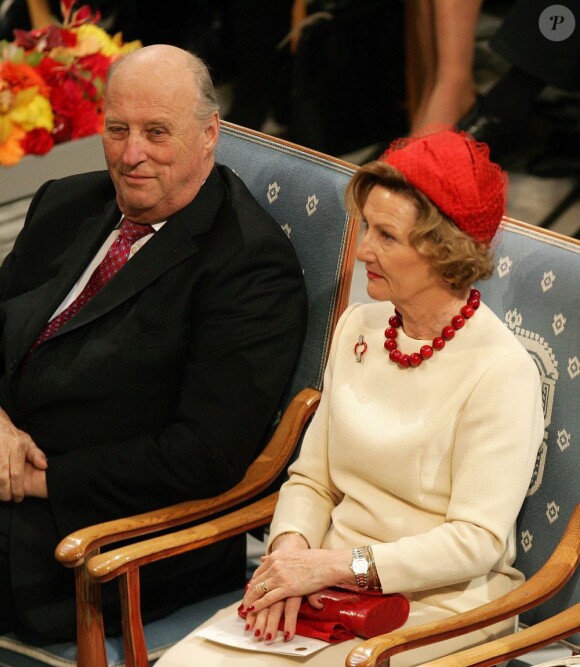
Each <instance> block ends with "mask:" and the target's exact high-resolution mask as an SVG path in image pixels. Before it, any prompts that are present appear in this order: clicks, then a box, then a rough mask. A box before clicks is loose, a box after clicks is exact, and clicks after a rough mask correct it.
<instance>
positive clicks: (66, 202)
mask: <svg viewBox="0 0 580 667" xmlns="http://www.w3.org/2000/svg"><path fill="white" fill-rule="evenodd" d="M105 108H106V113H105V127H104V133H103V143H104V150H105V156H106V160H107V165H108V171H107V172H96V173H90V174H81V175H78V176H73V177H70V178H66V179H62V180H59V181H51V182H49V183H47V184H45V185H44V186H43V187H42V188H41V189H40V190H39V191H38V193H37V194H36V196H35V198H34V200H33V201H32V204H31V206H30V209H29V212H28V215H27V218H26V221H25V224H24V228H23V230H22V232H21V233H20V235H19V237H18V239H17V240H16V243H15V246H14V249H13V251H12V252H11V253H10V255H9V256H8V257H7V258H6V260H5V262H4V264H3V266H2V269H1V271H0V323H1V341H0V344H1V358H0V405H1V406H2V411H1V412H0V500H1V501H2V502H0V599H1V602H0V631H6V630H8V629H16V630H17V629H18V628H19V627H21V626H24V627H26V628H32V629H34V630H36V631H38V632H40V633H42V634H45V635H46V636H50V637H57V638H60V637H63V638H64V637H69V636H72V635H73V633H74V604H73V582H72V575H71V574H70V573H69V572H67V571H65V570H64V568H62V567H61V566H59V565H58V564H57V563H56V562H55V561H54V558H53V551H54V548H55V546H56V544H57V543H58V541H59V540H60V539H61V538H62V537H64V536H65V535H66V534H68V533H69V532H71V531H73V530H75V529H78V528H80V527H82V526H86V525H89V524H92V523H96V522H101V521H107V520H111V519H115V518H118V517H122V516H126V515H130V514H134V513H138V512H144V511H148V510H151V509H154V508H157V507H160V506H163V505H166V504H170V503H175V502H180V501H182V500H185V499H191V498H201V497H206V496H212V495H215V494H217V493H220V492H222V491H224V490H225V489H227V488H229V487H231V486H232V485H234V484H235V483H237V482H238V481H239V480H240V479H241V478H242V476H243V474H244V472H245V470H246V468H247V466H248V464H249V463H250V461H251V460H252V458H254V456H255V455H256V453H257V451H258V450H259V448H260V445H261V443H263V441H264V438H265V435H266V433H267V431H268V428H269V425H270V423H271V420H272V417H273V415H274V413H275V411H276V406H277V404H278V402H279V400H280V397H281V395H282V394H283V391H284V388H285V386H286V383H287V381H288V379H289V377H290V374H291V372H292V369H293V367H294V364H295V361H296V359H297V356H298V353H299V349H300V346H301V343H302V339H303V335H304V328H305V319H306V294H305V288H304V283H303V279H302V272H301V269H300V266H299V264H298V260H297V258H296V256H295V254H294V251H293V248H292V246H291V244H290V242H289V241H288V239H287V238H286V236H285V234H284V233H283V232H282V231H281V230H280V229H279V227H278V225H277V224H276V223H275V222H274V221H273V220H272V219H271V218H270V217H269V216H268V214H267V213H266V212H265V211H264V210H263V209H262V208H261V207H260V206H259V205H258V203H257V202H256V201H255V200H254V199H253V197H252V196H251V194H250V193H249V191H248V190H247V189H246V187H245V186H244V184H243V183H242V182H241V181H240V179H239V178H238V177H237V176H236V175H235V174H234V173H233V172H232V171H231V170H229V169H228V168H227V167H225V166H222V165H216V164H215V162H214V147H215V145H216V142H217V139H218V134H219V115H218V107H217V104H216V101H215V93H214V89H213V85H212V82H211V79H210V76H209V74H208V72H207V69H206V68H205V66H204V64H203V63H202V62H201V61H200V60H199V59H197V58H196V57H194V56H192V55H191V54H189V53H187V52H185V51H182V50H181V49H178V48H176V47H172V46H165V45H155V46H149V47H146V48H144V49H141V50H139V51H136V52H134V53H132V54H130V55H129V56H127V57H125V58H123V59H121V60H120V61H118V62H117V63H115V65H114V66H113V69H112V71H111V72H110V74H109V80H108V84H107V91H106V104H105ZM178 560H179V559H178ZM146 570H150V571H149V572H146V573H145V575H146V581H145V582H144V606H145V610H146V611H147V607H148V606H149V607H151V606H152V605H151V604H148V600H149V603H150V602H151V600H152V599H155V605H154V606H155V613H156V614H162V613H164V612H165V611H167V610H169V609H170V608H171V607H172V606H173V605H174V604H176V603H177V602H178V601H179V600H180V599H181V598H184V597H187V598H188V599H192V597H195V596H197V597H201V596H204V595H211V594H213V593H216V592H219V591H222V590H226V589H232V588H234V587H238V586H240V585H241V584H242V583H243V580H244V576H245V542H244V539H243V538H241V539H239V538H235V539H234V540H233V541H229V542H226V543H222V544H219V545H214V546H212V547H210V548H207V549H204V550H201V551H200V552H196V553H194V554H187V555H186V557H182V559H181V562H180V563H179V562H178V563H177V564H174V563H172V565H171V571H163V569H162V568H158V567H157V566H153V567H151V568H146ZM184 573H186V574H185V575H184ZM159 591H162V594H160V593H159ZM145 615H146V616H147V613H146V614H145Z"/></svg>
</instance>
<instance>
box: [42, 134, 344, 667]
mask: <svg viewBox="0 0 580 667" xmlns="http://www.w3.org/2000/svg"><path fill="white" fill-rule="evenodd" d="M222 126H224V127H229V128H232V129H234V130H241V131H243V132H244V133H246V134H247V135H248V136H249V137H251V136H253V137H254V138H256V139H265V140H267V141H268V142H269V143H274V144H277V145H279V147H280V148H281V149H282V150H284V149H285V148H290V149H292V150H298V151H299V152H300V153H302V154H307V155H308V156H310V157H311V158H312V159H313V161H326V162H328V161H330V162H332V163H335V164H336V165H338V166H339V167H341V168H344V167H345V166H346V167H348V168H349V169H353V170H354V166H353V165H350V164H348V163H346V162H344V161H342V160H339V159H335V158H332V157H329V156H327V155H324V154H322V153H319V152H318V151H314V150H311V149H308V148H304V147H302V146H297V145H296V144H293V143H291V142H287V141H284V140H282V139H277V138H274V137H269V136H267V135H264V134H262V133H260V132H257V131H254V130H248V129H245V128H239V127H238V126H235V125H233V124H231V123H228V122H225V121H222ZM349 224H350V227H349V231H348V235H347V236H346V239H345V245H344V254H343V258H342V264H341V271H340V275H339V276H338V285H337V291H336V295H335V299H334V305H335V307H334V314H333V318H332V321H331V322H330V323H329V326H328V330H327V335H328V336H329V337H330V336H331V335H332V332H333V331H334V329H335V327H336V324H337V322H338V318H339V317H340V315H341V314H342V312H343V311H344V309H345V308H346V306H347V305H348V299H349V292H350V285H351V281H352V270H353V264H354V253H355V248H356V241H357V229H356V227H355V224H354V223H353V222H351V223H349ZM328 349H329V346H328V348H327V353H328ZM319 399H320V392H319V391H318V390H317V389H313V388H311V387H306V388H304V389H302V390H301V391H300V392H299V393H298V394H297V395H296V396H294V398H293V399H292V400H291V402H290V404H289V405H288V406H287V408H286V409H285V411H284V414H283V415H282V418H281V420H280V423H279V424H278V426H277V428H276V430H275V432H274V434H273V436H272V437H271V439H270V441H269V442H268V444H267V445H266V447H265V448H264V450H263V451H262V452H261V454H260V455H259V456H258V457H257V458H256V460H255V461H254V462H253V463H252V464H251V466H250V467H249V468H248V470H247V472H246V475H245V476H244V478H243V480H242V481H241V482H240V483H239V484H237V485H236V486H235V487H234V488H232V489H230V490H229V491H227V492H225V493H222V494H220V495H219V496H216V497H213V498H207V499H202V500H195V501H187V502H183V503H180V504H177V505H173V506H171V507H167V508H163V509H160V510H155V511H152V512H147V513H144V514H140V515H136V516H131V517H127V518H123V519H119V520H116V521H110V522H106V523H102V524H98V525H95V526H89V527H87V528H84V529H81V530H78V531H76V532H75V533H73V534H71V535H69V536H67V537H66V538H65V539H64V540H62V542H61V543H60V544H59V545H58V546H57V549H56V551H55V556H56V558H57V560H58V561H60V562H61V563H62V564H63V565H64V566H65V567H68V568H72V569H74V571H75V581H76V607H77V665H78V667H107V664H108V662H107V655H106V648H105V633H104V622H103V616H102V609H101V596H100V584H101V582H104V581H108V580H110V579H113V578H115V577H119V589H120V596H121V607H122V614H123V638H124V646H125V664H126V665H127V667H146V666H147V665H148V658H147V649H146V645H145V638H144V633H143V624H142V619H141V612H140V590H139V567H140V565H144V564H146V563H149V562H153V561H154V560H159V559H160V558H161V557H166V556H171V555H174V554H177V553H181V552H183V551H186V550H191V549H190V548H189V547H186V546H183V545H182V546H180V545H179V544H178V542H177V541H178V540H181V541H182V542H186V541H189V542H191V543H192V544H194V546H193V547H191V548H200V547H201V546H204V545H206V544H210V543H212V542H216V541H219V540H221V539H225V538H226V537H228V536H233V535H236V534H239V533H243V532H246V531H248V530H252V529H253V528H257V527H259V526H263V525H265V524H267V523H269V522H270V520H271V517H272V512H273V508H274V505H275V500H276V496H277V494H272V495H270V496H268V497H267V498H265V499H263V500H262V504H261V505H260V506H259V507H256V506H255V505H249V506H247V507H246V508H245V509H244V510H239V511H237V512H234V513H233V514H230V515H226V516H222V517H220V518H218V519H215V520H210V521H209V523H206V524H203V526H201V527H200V528H199V530H198V529H197V528H195V527H193V528H192V527H189V528H186V529H185V530H182V531H181V532H177V533H175V537H174V538H172V536H171V535H166V536H165V538H166V541H165V543H164V544H165V547H164V551H163V556H161V555H159V556H157V555H155V554H151V555H143V556H135V555H134V554H141V547H140V546H139V543H136V544H131V545H130V546H129V547H127V549H129V551H128V552H126V553H127V554H129V555H127V556H120V555H119V553H118V552H117V551H111V552H107V553H111V554H112V555H113V559H114V560H115V562H116V564H117V565H119V566H120V565H121V561H122V560H123V559H124V558H126V563H125V565H124V566H122V567H119V568H111V569H110V570H109V569H108V568H107V566H106V565H105V564H103V565H99V563H100V562H101V561H100V560H99V559H100V558H101V556H100V555H99V554H100V551H101V548H102V547H104V546H108V545H113V544H114V543H117V542H125V541H127V540H135V539H142V538H143V537H144V536H146V535H149V534H151V533H154V532H159V531H166V530H168V529H173V528H177V527H180V526H184V525H187V524H193V523H195V522H199V521H200V520H202V519H208V517H212V516H214V515H216V514H219V513H221V512H224V511H225V510H227V509H231V508H233V507H235V506H238V505H241V504H244V503H247V502H248V501H250V500H251V499H252V498H255V497H257V496H258V495H259V494H261V493H262V492H264V491H265V490H266V489H268V488H269V487H270V485H271V484H272V483H273V482H274V481H275V480H276V479H277V478H278V476H279V475H280V474H281V473H282V472H283V470H284V469H285V467H286V465H287V464H288V462H289V460H290V458H291V456H292V453H293V452H294V450H295V448H296V447H297V445H298V443H299V442H300V439H301V436H302V433H303V431H304V428H305V426H306V424H307V423H308V421H309V419H310V418H311V416H312V414H313V413H314V412H315V410H316V408H317V406H318V402H319ZM241 514H243V516H244V523H243V524H242V522H241V521H239V517H240V515H241ZM159 539H163V538H159ZM145 543H146V542H143V544H145ZM103 557H104V558H105V560H106V559H107V554H106V553H105V554H103ZM89 564H90V566H89ZM133 564H135V565H133Z"/></svg>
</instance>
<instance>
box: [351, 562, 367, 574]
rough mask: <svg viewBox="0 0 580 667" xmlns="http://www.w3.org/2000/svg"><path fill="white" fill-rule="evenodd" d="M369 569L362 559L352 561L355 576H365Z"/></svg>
mask: <svg viewBox="0 0 580 667" xmlns="http://www.w3.org/2000/svg"><path fill="white" fill-rule="evenodd" d="M368 569H369V564H368V563H367V561H366V560H365V559H364V558H355V559H354V560H353V561H352V571H353V572H354V573H355V574H366V573H367V572H368Z"/></svg>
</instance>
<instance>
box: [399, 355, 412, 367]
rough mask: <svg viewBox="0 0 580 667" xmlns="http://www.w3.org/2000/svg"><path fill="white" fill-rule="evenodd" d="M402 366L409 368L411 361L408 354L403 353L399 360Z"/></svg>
mask: <svg viewBox="0 0 580 667" xmlns="http://www.w3.org/2000/svg"><path fill="white" fill-rule="evenodd" d="M397 363H398V364H399V366H400V367H401V368H409V366H410V365H411V362H410V361H409V355H408V354H401V356H400V357H399V361H398V362H397Z"/></svg>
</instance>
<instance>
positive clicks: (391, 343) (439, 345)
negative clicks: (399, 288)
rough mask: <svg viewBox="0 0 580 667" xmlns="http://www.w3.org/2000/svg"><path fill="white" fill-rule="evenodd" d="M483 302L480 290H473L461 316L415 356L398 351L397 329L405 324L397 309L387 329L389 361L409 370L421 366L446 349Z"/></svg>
mask: <svg viewBox="0 0 580 667" xmlns="http://www.w3.org/2000/svg"><path fill="white" fill-rule="evenodd" d="M480 302H481V293H480V292H479V290H476V289H472V290H471V292H470V294H469V299H467V303H466V304H465V306H463V308H462V309H461V314H460V315H456V316H455V317H454V318H453V319H452V320H451V324H450V325H448V326H446V327H443V330H442V331H441V335H440V336H437V337H436V338H434V339H433V344H432V345H423V347H422V348H421V349H420V350H419V352H413V354H403V353H402V352H401V351H400V350H398V349H397V333H398V331H397V329H398V328H399V327H400V326H401V325H402V324H403V316H402V315H401V313H399V311H398V310H397V309H396V308H395V314H394V315H391V317H389V325H390V326H389V328H388V329H385V338H386V340H385V350H387V352H388V353H389V359H390V360H391V361H393V362H394V363H396V364H398V365H399V367H400V368H409V366H420V365H421V364H422V363H423V361H424V360H427V359H430V358H431V357H432V356H433V351H434V350H437V351H439V350H442V349H443V348H444V347H445V341H448V340H451V339H452V338H453V337H454V336H455V332H456V331H458V330H459V329H462V328H463V327H464V326H465V320H468V319H469V318H470V317H473V315H475V311H476V310H477V309H478V308H479V304H480Z"/></svg>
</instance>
